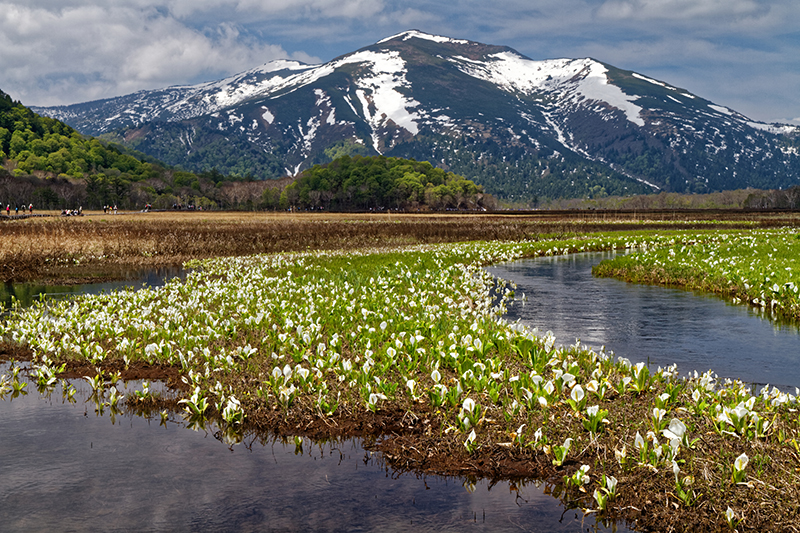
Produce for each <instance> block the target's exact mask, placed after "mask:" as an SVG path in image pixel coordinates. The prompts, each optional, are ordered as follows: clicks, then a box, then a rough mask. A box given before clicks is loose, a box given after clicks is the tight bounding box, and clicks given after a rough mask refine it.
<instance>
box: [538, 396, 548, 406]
mask: <svg viewBox="0 0 800 533" xmlns="http://www.w3.org/2000/svg"><path fill="white" fill-rule="evenodd" d="M539 405H541V406H542V407H547V398H545V397H544V396H539Z"/></svg>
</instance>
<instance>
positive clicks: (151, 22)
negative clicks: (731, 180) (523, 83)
mask: <svg viewBox="0 0 800 533" xmlns="http://www.w3.org/2000/svg"><path fill="white" fill-rule="evenodd" d="M797 20H800V2H797V1H796V0H504V1H503V2H485V0H451V1H450V2H446V3H444V2H431V1H430V0H0V50H2V53H0V72H2V73H3V78H2V80H0V84H2V85H0V89H3V90H5V91H7V92H10V93H11V94H12V96H13V97H15V98H19V99H22V101H23V102H25V103H29V104H37V105H50V104H58V103H72V102H79V101H86V100H90V99H95V98H101V97H108V96H113V95H118V94H125V93H129V92H133V91H136V90H141V89H150V88H157V87H163V86H167V85H174V84H187V83H196V82H199V81H206V80H212V79H217V78H221V77H224V76H227V75H230V74H234V73H236V72H240V71H243V70H246V69H249V68H252V67H255V66H257V65H260V64H262V63H265V62H267V61H269V60H272V59H277V58H287V57H288V58H292V59H298V60H300V61H304V62H310V63H314V62H318V61H320V60H329V59H332V58H333V57H336V56H338V55H341V54H344V53H347V52H351V51H354V50H356V49H358V48H361V47H363V46H367V45H369V44H372V43H374V42H376V41H378V40H380V39H382V38H384V37H387V36H389V35H393V34H396V33H399V32H401V31H404V30H407V29H411V28H416V29H420V30H422V31H427V32H430V33H436V34H439V35H447V36H451V37H457V38H464V39H472V40H476V41H481V42H485V43H490V44H500V45H508V46H511V47H513V48H515V49H517V50H518V51H519V52H521V53H523V54H525V55H527V56H529V57H532V58H534V59H545V58H553V57H593V58H595V59H598V60H601V61H604V62H607V63H610V64H613V65H615V66H618V67H620V68H623V69H630V70H636V71H638V72H641V73H643V74H645V75H648V76H651V77H657V78H660V79H663V80H664V81H667V82H669V83H670V84H672V85H679V86H682V87H685V88H686V89H688V90H690V91H693V92H695V93H697V94H699V95H700V96H702V97H704V98H708V99H709V100H712V101H714V102H717V103H719V104H721V105H727V106H730V107H733V108H734V109H737V110H738V111H741V112H743V113H745V114H747V115H749V116H751V117H752V118H754V119H758V120H777V119H778V118H779V117H795V116H797V115H798V114H800V93H798V92H797V91H796V87H797V83H798V81H800V80H798V77H800V59H799V58H800V36H798V34H797V29H796V24H797V23H796V21H797Z"/></svg>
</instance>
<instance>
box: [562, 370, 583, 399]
mask: <svg viewBox="0 0 800 533" xmlns="http://www.w3.org/2000/svg"><path fill="white" fill-rule="evenodd" d="M565 375H566V374H565ZM584 396H585V393H584V392H583V387H581V386H580V385H575V386H574V387H572V392H570V394H569V397H570V398H572V400H573V401H575V402H580V401H581V400H583V397H584Z"/></svg>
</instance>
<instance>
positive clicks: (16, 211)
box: [0, 204, 33, 217]
mask: <svg viewBox="0 0 800 533" xmlns="http://www.w3.org/2000/svg"><path fill="white" fill-rule="evenodd" d="M1 206H2V204H0V209H2V207H1ZM26 209H27V210H28V213H29V214H31V215H32V214H33V204H30V205H28V207H25V205H24V204H23V205H22V214H23V215H24V214H25V210H26ZM19 210H20V206H19V205H17V206H16V207H15V208H14V216H19ZM6 216H7V217H10V216H11V204H6Z"/></svg>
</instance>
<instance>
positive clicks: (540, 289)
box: [488, 252, 800, 392]
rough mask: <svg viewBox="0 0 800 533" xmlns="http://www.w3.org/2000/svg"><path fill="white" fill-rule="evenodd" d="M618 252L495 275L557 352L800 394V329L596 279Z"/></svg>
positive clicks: (511, 266)
mask: <svg viewBox="0 0 800 533" xmlns="http://www.w3.org/2000/svg"><path fill="white" fill-rule="evenodd" d="M613 255H614V254H613V252H599V253H585V254H574V255H569V256H561V257H541V258H535V259H526V260H521V261H516V262H513V263H507V264H503V265H498V266H494V267H490V268H489V269H488V270H489V271H490V272H492V274H494V275H496V276H498V277H500V278H502V279H506V280H509V281H514V282H515V283H516V284H517V291H516V296H517V298H518V299H519V298H521V297H522V295H523V293H524V295H525V298H526V301H524V302H523V301H516V302H514V303H513V305H511V306H509V313H508V315H507V316H506V318H507V319H508V320H510V321H511V320H516V319H519V320H520V321H521V322H522V323H524V324H526V325H527V326H529V327H536V328H538V329H539V331H540V332H545V331H547V330H551V331H552V332H553V333H554V334H555V335H556V342H557V344H573V343H574V342H575V340H576V339H580V341H581V342H582V343H583V344H588V345H591V346H594V347H596V348H599V347H600V346H605V347H606V350H613V351H614V352H615V353H616V354H617V355H618V356H623V357H627V358H628V359H630V360H631V361H632V362H633V363H637V362H639V361H647V362H649V363H650V365H651V366H653V367H656V366H658V365H660V366H662V367H666V366H668V365H671V364H673V363H676V364H677V365H678V371H679V372H681V373H682V374H685V373H688V372H691V371H694V370H697V371H699V372H704V371H706V370H709V369H711V370H713V371H714V372H716V373H717V374H719V375H720V376H722V377H730V378H738V379H741V380H742V381H745V382H748V383H755V384H757V385H764V384H767V383H769V384H770V385H776V386H778V387H780V388H782V389H785V390H791V391H792V392H794V387H800V328H798V325H797V324H788V325H787V324H784V325H780V324H776V323H773V322H771V321H769V320H767V319H766V318H764V317H763V316H761V315H760V314H759V313H758V312H756V311H755V310H753V309H752V308H750V307H748V306H746V305H735V304H732V303H730V302H726V301H724V300H721V299H720V298H718V297H715V296H712V295H703V294H699V293H693V292H689V291H684V290H679V289H667V288H664V287H654V286H647V285H636V284H632V283H626V282H623V281H618V280H615V279H606V278H594V277H592V273H591V268H592V266H593V265H596V264H597V263H599V262H600V261H601V260H603V259H605V258H610V257H613Z"/></svg>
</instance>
